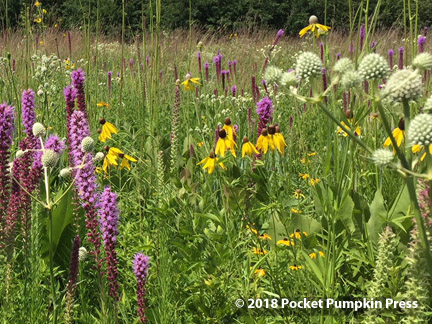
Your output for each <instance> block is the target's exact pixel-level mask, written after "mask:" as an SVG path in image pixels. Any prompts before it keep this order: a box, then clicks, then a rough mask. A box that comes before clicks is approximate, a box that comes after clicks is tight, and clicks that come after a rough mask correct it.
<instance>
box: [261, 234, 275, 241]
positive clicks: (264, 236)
mask: <svg viewBox="0 0 432 324" xmlns="http://www.w3.org/2000/svg"><path fill="white" fill-rule="evenodd" d="M259 237H260V239H262V240H271V239H272V238H271V236H270V235H268V234H267V233H263V234H261V235H260V236H259Z"/></svg>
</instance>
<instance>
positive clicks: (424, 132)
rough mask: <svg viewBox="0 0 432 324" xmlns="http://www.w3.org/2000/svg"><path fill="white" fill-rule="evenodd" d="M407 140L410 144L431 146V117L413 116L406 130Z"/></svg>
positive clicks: (424, 115)
mask: <svg viewBox="0 0 432 324" xmlns="http://www.w3.org/2000/svg"><path fill="white" fill-rule="evenodd" d="M408 139H409V141H410V142H411V143H412V144H418V145H423V146H426V147H427V146H429V145H430V144H432V115H430V114H418V115H417V116H415V117H414V119H413V120H412V121H411V123H410V125H409V128H408Z"/></svg>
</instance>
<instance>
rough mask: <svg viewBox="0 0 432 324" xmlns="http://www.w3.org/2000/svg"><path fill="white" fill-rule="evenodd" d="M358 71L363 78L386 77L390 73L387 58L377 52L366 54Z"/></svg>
mask: <svg viewBox="0 0 432 324" xmlns="http://www.w3.org/2000/svg"><path fill="white" fill-rule="evenodd" d="M358 71H359V74H360V76H361V77H362V79H363V80H374V79H384V78H386V77H387V76H388V74H389V73H390V69H389V67H388V64H387V61H386V60H385V58H383V57H382V56H381V55H379V54H376V53H371V54H368V55H366V56H365V57H364V58H363V59H362V60H361V62H360V65H359V68H358Z"/></svg>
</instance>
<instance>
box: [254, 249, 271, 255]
mask: <svg viewBox="0 0 432 324" xmlns="http://www.w3.org/2000/svg"><path fill="white" fill-rule="evenodd" d="M252 252H253V253H255V254H258V255H264V254H267V253H268V252H267V251H266V250H261V249H260V248H257V247H254V248H253V249H252Z"/></svg>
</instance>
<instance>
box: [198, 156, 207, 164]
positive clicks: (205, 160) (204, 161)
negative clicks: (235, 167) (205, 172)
mask: <svg viewBox="0 0 432 324" xmlns="http://www.w3.org/2000/svg"><path fill="white" fill-rule="evenodd" d="M208 159H210V158H209V157H206V158H205V159H202V160H201V161H200V162H198V163H197V165H200V164H203V163H206V162H207V160H208Z"/></svg>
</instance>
